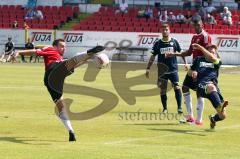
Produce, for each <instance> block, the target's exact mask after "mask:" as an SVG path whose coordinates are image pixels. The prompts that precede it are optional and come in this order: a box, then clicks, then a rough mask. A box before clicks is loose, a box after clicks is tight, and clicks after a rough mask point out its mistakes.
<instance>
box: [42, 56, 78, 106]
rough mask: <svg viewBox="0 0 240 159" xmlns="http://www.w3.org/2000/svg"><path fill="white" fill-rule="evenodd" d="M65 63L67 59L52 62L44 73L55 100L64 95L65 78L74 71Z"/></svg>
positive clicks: (45, 81)
mask: <svg viewBox="0 0 240 159" xmlns="http://www.w3.org/2000/svg"><path fill="white" fill-rule="evenodd" d="M65 63H66V61H62V62H54V63H52V64H51V65H50V66H49V68H48V69H47V70H46V72H45V75H44V84H45V86H46V87H47V89H48V92H49V94H50V95H51V97H52V100H53V101H54V102H57V100H59V99H60V98H61V97H62V95H63V85H64V80H65V78H66V77H67V76H69V75H70V74H72V73H73V70H72V71H68V70H67V68H66V66H65Z"/></svg>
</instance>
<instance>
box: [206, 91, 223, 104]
mask: <svg viewBox="0 0 240 159" xmlns="http://www.w3.org/2000/svg"><path fill="white" fill-rule="evenodd" d="M209 100H210V101H211V103H212V105H213V106H214V107H215V108H217V107H218V106H220V105H221V99H220V97H219V94H218V92H216V91H213V92H211V93H210V94H209Z"/></svg>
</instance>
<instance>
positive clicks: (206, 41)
mask: <svg viewBox="0 0 240 159" xmlns="http://www.w3.org/2000/svg"><path fill="white" fill-rule="evenodd" d="M211 43H212V38H211V36H210V35H209V34H208V33H205V34H203V45H202V46H203V47H206V46H207V45H208V44H211Z"/></svg>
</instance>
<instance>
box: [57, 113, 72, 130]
mask: <svg viewBox="0 0 240 159" xmlns="http://www.w3.org/2000/svg"><path fill="white" fill-rule="evenodd" d="M59 118H60V119H61V120H62V122H63V124H64V126H65V128H66V129H67V130H68V131H71V132H74V131H73V128H72V125H71V122H70V120H69V119H68V116H67V114H66V113H65V112H64V111H62V112H60V113H59Z"/></svg>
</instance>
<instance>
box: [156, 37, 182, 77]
mask: <svg viewBox="0 0 240 159" xmlns="http://www.w3.org/2000/svg"><path fill="white" fill-rule="evenodd" d="M167 52H181V47H180V45H179V43H178V41H177V40H176V39H173V38H171V40H170V41H163V40H162V39H160V40H158V41H157V42H156V43H155V44H154V46H153V49H152V54H153V55H154V56H156V55H158V63H163V64H165V65H167V66H168V68H169V69H168V73H171V72H176V71H177V70H178V65H177V58H176V57H170V58H165V54H166V53H167Z"/></svg>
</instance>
